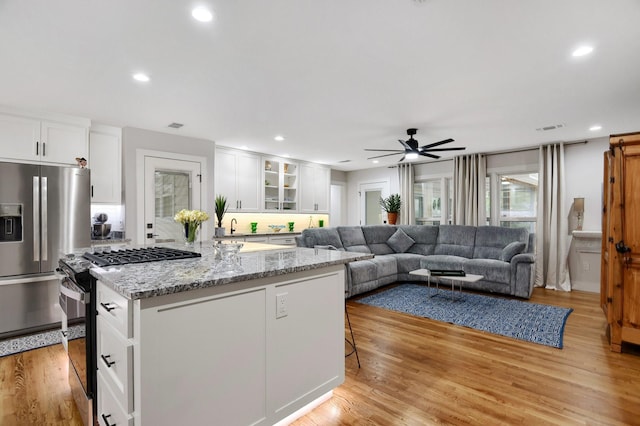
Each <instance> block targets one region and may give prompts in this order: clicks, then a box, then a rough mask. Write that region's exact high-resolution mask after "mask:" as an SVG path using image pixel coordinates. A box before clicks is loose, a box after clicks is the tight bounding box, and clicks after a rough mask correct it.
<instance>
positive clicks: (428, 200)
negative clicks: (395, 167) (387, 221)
mask: <svg viewBox="0 0 640 426" xmlns="http://www.w3.org/2000/svg"><path fill="white" fill-rule="evenodd" d="M441 186H442V182H441V180H440V179H434V180H427V181H424V182H416V183H414V184H413V196H414V205H415V216H416V223H417V224H418V225H439V224H440V220H441V217H442V208H443V207H444V206H443V199H442V198H443V196H444V194H443V192H442V188H441Z"/></svg>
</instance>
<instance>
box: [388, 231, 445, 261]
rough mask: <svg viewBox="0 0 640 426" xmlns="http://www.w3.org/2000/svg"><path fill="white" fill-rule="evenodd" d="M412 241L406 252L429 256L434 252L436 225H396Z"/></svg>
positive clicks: (436, 236) (436, 239) (436, 235)
mask: <svg viewBox="0 0 640 426" xmlns="http://www.w3.org/2000/svg"><path fill="white" fill-rule="evenodd" d="M398 229H402V231H404V233H405V234H407V235H408V236H409V237H411V239H412V240H413V241H414V244H413V245H412V246H411V247H410V248H409V249H408V250H407V252H408V253H415V254H421V255H423V256H429V255H431V254H433V253H434V251H435V248H436V243H437V242H438V227H437V226H431V225H398Z"/></svg>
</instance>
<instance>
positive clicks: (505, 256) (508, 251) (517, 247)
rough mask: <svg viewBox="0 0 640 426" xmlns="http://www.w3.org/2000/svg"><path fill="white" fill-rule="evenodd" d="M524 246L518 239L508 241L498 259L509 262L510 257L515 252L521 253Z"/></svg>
mask: <svg viewBox="0 0 640 426" xmlns="http://www.w3.org/2000/svg"><path fill="white" fill-rule="evenodd" d="M525 246H526V244H525V243H522V242H520V241H514V242H512V243H509V244H508V245H507V246H506V247H505V248H503V249H502V254H501V255H500V260H502V261H503V262H511V258H512V257H513V256H515V255H516V254H520V253H522V252H523V251H524V248H525Z"/></svg>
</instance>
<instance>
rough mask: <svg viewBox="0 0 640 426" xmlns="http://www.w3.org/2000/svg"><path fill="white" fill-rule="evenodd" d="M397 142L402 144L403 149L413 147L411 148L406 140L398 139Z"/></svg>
mask: <svg viewBox="0 0 640 426" xmlns="http://www.w3.org/2000/svg"><path fill="white" fill-rule="evenodd" d="M398 142H400V143H401V144H402V146H403V147H404V149H409V150H413V148H411V145H409V144H408V143H407V142H406V141H403V140H402V139H398Z"/></svg>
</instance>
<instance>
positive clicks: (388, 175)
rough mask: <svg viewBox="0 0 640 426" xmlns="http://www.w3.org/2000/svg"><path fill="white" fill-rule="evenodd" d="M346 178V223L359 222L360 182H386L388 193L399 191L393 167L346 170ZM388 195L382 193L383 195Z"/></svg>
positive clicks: (396, 171) (357, 223) (353, 223)
mask: <svg viewBox="0 0 640 426" xmlns="http://www.w3.org/2000/svg"><path fill="white" fill-rule="evenodd" d="M347 180H348V182H347V200H348V201H347V222H348V223H347V225H359V224H360V196H359V194H358V192H359V188H360V185H361V184H364V183H372V182H388V184H389V193H390V194H395V193H397V192H400V184H399V180H398V169H396V168H395V167H394V168H388V167H379V168H376V169H366V170H356V171H352V172H347ZM388 195H389V194H382V196H383V197H386V196H388Z"/></svg>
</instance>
